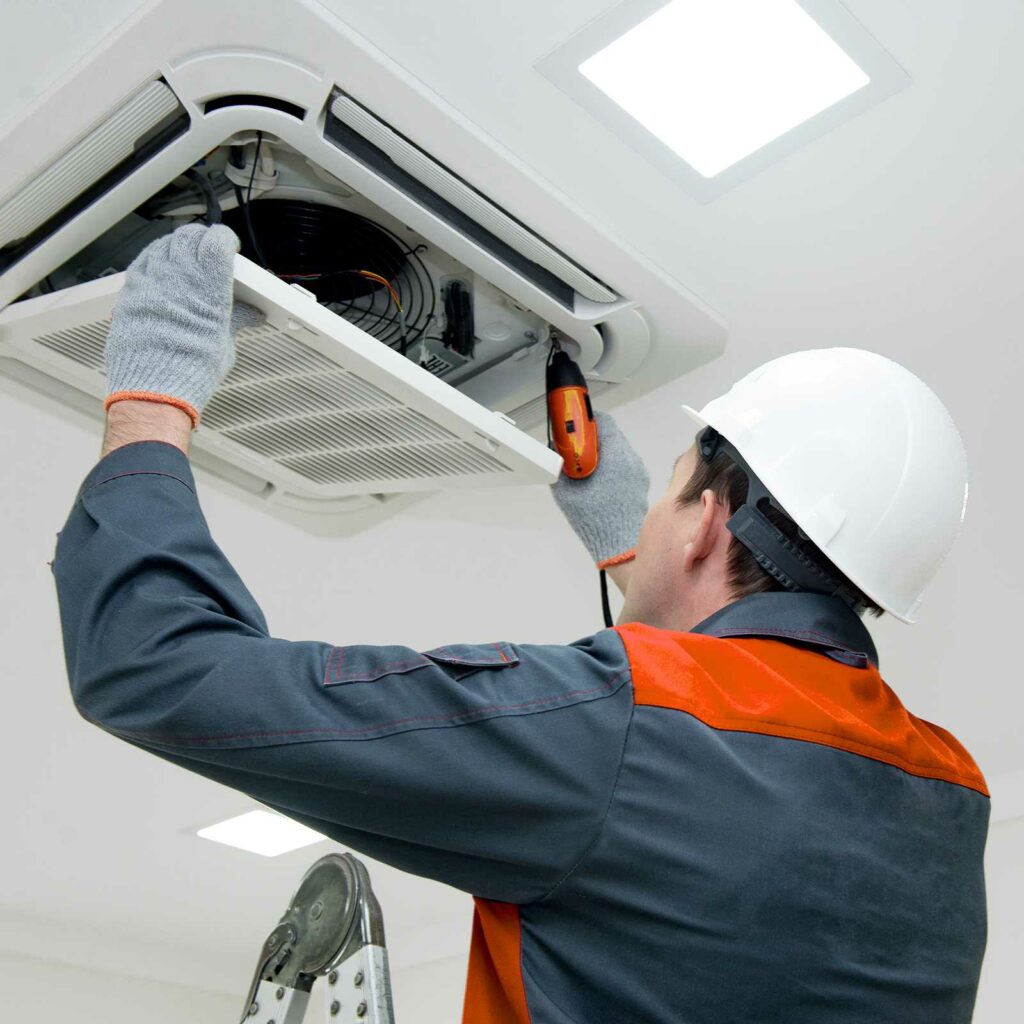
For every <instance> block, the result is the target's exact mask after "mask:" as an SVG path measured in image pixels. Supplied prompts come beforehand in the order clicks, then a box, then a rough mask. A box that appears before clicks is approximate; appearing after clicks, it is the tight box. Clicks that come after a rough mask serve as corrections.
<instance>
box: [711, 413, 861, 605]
mask: <svg viewBox="0 0 1024 1024" xmlns="http://www.w3.org/2000/svg"><path fill="white" fill-rule="evenodd" d="M697 448H698V451H699V452H700V455H701V458H703V459H704V461H705V462H710V461H711V460H712V459H713V458H714V457H715V456H716V455H728V456H729V458H730V459H732V461H733V462H735V463H736V465H737V466H738V467H739V468H740V470H742V472H743V473H744V475H745V476H746V478H747V500H746V502H745V503H744V504H743V505H741V506H740V507H739V508H737V509H735V510H734V511H733V514H732V515H731V516H730V517H729V519H728V520H727V521H726V524H725V526H726V529H728V530H729V532H730V533H731V534H732V535H733V536H734V537H735V538H736V539H737V540H738V541H739V542H740V543H741V544H742V545H743V546H744V547H745V548H747V550H748V551H750V553H751V554H752V555H753V556H754V558H755V559H757V563H758V565H760V566H761V568H762V569H764V571H765V572H767V573H768V574H769V575H770V576H771V577H773V578H774V579H776V580H778V582H779V583H781V584H782V586H783V587H785V588H786V590H791V591H808V592H810V593H812V594H827V595H831V596H835V597H838V598H840V599H841V600H842V601H844V602H845V603H846V604H848V605H849V606H850V607H851V608H852V609H853V610H854V611H856V612H858V614H859V613H860V611H861V610H862V609H863V607H864V605H863V602H862V601H861V600H860V599H859V598H858V597H857V595H856V594H855V592H854V591H852V590H851V589H850V588H849V587H848V586H847V585H846V584H844V583H842V582H841V581H840V580H838V579H837V578H836V577H835V576H833V575H832V574H831V573H829V572H827V571H826V570H825V569H824V568H822V566H820V565H819V564H818V563H817V562H815V561H814V560H813V559H812V558H810V557H809V556H808V555H807V554H805V553H804V552H803V551H801V550H800V548H799V547H798V546H797V545H796V544H795V543H794V542H793V541H792V540H791V539H790V538H789V537H787V536H786V535H785V534H784V533H783V532H782V531H781V530H780V529H779V528H778V527H777V526H776V525H775V524H774V523H773V522H771V521H770V520H769V519H768V518H767V517H766V516H765V515H764V513H762V512H761V509H760V504H761V502H762V501H767V502H768V503H769V504H770V505H772V506H774V507H775V508H776V509H778V510H779V512H781V513H782V514H783V515H785V516H786V517H787V518H789V519H790V520H792V521H793V522H794V523H796V521H795V520H793V517H792V516H791V515H790V514H789V513H788V512H787V511H786V510H785V509H784V508H783V507H782V506H781V505H780V504H779V503H778V501H777V500H776V499H775V497H774V496H773V495H772V494H771V492H770V491H769V490H768V488H767V487H765V485H764V484H763V483H762V482H761V480H760V478H759V477H758V476H757V475H756V474H755V473H754V471H753V470H752V469H751V468H750V467H749V466H748V465H747V463H746V460H745V459H744V458H743V456H742V455H740V453H739V452H738V451H737V450H736V448H735V447H734V446H733V445H732V444H731V443H730V442H729V441H727V440H726V439H725V438H724V437H723V436H722V435H721V434H719V433H718V431H717V430H715V428H714V427H706V428H705V429H704V430H703V431H702V432H701V434H700V435H699V436H698V438H697ZM796 525H797V529H798V531H799V535H800V536H801V537H806V534H804V533H803V531H802V530H799V524H796Z"/></svg>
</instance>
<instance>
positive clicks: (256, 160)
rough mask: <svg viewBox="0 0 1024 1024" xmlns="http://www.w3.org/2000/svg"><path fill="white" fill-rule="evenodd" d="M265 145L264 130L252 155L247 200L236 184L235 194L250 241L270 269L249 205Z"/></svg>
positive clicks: (262, 261)
mask: <svg viewBox="0 0 1024 1024" xmlns="http://www.w3.org/2000/svg"><path fill="white" fill-rule="evenodd" d="M262 147H263V132H257V133H256V150H255V152H254V153H253V155H252V172H251V173H250V175H249V185H248V188H246V190H245V200H244V202H243V200H242V190H241V189H240V188H239V187H238V186H237V185H236V186H235V195H236V196H237V197H238V205H239V206H240V207H241V209H242V216H243V217H244V218H245V229H246V231H247V233H248V235H249V241H250V242H252V247H253V251H254V252H255V253H256V255H257V257H258V258H259V261H260V266H261V267H263V269H264V270H269V269H270V264H269V263H268V262H267V258H266V256H264V255H263V250H262V249H260V243H259V242H257V241H256V232H255V231H254V230H253V226H252V213H251V212H250V210H249V206H250V204H251V203H252V184H253V182H254V181H255V180H256V168H257V167H259V165H260V149H261V148H262Z"/></svg>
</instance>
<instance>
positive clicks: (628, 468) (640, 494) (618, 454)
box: [551, 412, 650, 569]
mask: <svg viewBox="0 0 1024 1024" xmlns="http://www.w3.org/2000/svg"><path fill="white" fill-rule="evenodd" d="M594 420H595V421H596V423H597V437H598V442H599V444H600V446H601V447H600V455H599V457H598V460H597V469H595V470H594V472H593V473H591V474H590V476H588V477H585V478H584V479H583V480H574V479H573V478H572V477H568V476H566V475H565V474H564V473H562V474H560V475H559V477H558V479H557V480H556V481H555V482H554V483H553V484H552V485H551V493H552V494H553V495H554V498H555V501H556V502H557V503H558V507H559V508H560V509H561V510H562V513H563V514H564V515H565V518H566V519H568V520H569V525H570V526H571V527H572V528H573V530H575V531H576V536H577V537H579V539H580V540H581V541H583V544H584V546H585V547H586V549H587V551H589V552H590V557H591V558H593V560H594V561H595V562H596V563H597V567H598V568H599V569H604V568H607V567H608V566H609V565H618V564H619V563H620V562H628V561H629V560H630V559H631V558H632V557H633V555H634V549H635V548H636V541H637V538H638V537H639V536H640V526H641V525H642V524H643V521H644V517H645V516H646V515H647V490H648V488H649V487H650V477H649V476H648V475H647V467H646V466H645V465H644V463H643V460H642V459H641V458H640V456H639V455H637V453H636V452H635V451H633V449H632V448H631V447H630V444H629V442H628V441H627V440H626V437H625V435H624V434H623V433H622V431H621V430H619V425H618V423H616V422H615V420H614V419H613V418H612V417H611V415H609V414H608V413H606V412H599V413H595V414H594Z"/></svg>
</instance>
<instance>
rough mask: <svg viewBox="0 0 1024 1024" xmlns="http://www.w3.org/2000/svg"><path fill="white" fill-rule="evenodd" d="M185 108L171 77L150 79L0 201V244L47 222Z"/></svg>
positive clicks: (8, 242)
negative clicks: (168, 81) (170, 85)
mask: <svg viewBox="0 0 1024 1024" xmlns="http://www.w3.org/2000/svg"><path fill="white" fill-rule="evenodd" d="M180 110H181V105H180V104H179V103H178V99H177V97H176V96H175V95H174V93H173V92H171V90H170V89H169V88H168V87H167V85H166V83H164V82H161V81H156V82H150V83H149V84H148V85H146V86H145V88H143V89H141V90H140V91H139V92H137V93H136V94H135V95H134V96H132V98H131V99H129V100H128V101H127V102H126V103H124V104H123V105H122V106H121V107H119V108H118V109H117V110H115V111H114V113H112V114H111V115H110V117H108V118H107V120H106V121H104V122H103V124H101V125H100V126H99V127H98V128H96V129H94V130H93V131H92V132H90V133H89V134H88V135H87V136H85V137H84V138H83V139H80V140H79V141H78V142H76V143H75V144H74V145H73V146H71V147H70V148H69V149H68V150H67V151H66V152H65V153H64V154H63V155H62V156H60V157H58V158H57V159H56V160H54V161H53V163H51V164H50V165H49V166H48V167H46V168H44V169H43V170H42V171H41V172H40V173H39V174H37V175H35V176H34V177H33V178H32V180H31V181H30V182H29V183H28V184H26V185H25V187H24V188H22V189H21V190H20V191H18V192H16V193H15V194H14V195H13V196H11V197H10V198H9V199H7V200H6V202H4V203H3V204H2V205H0V248H2V247H3V246H5V245H9V244H10V243H12V242H16V241H18V240H19V239H21V238H24V237H25V236H27V235H30V234H31V233H32V232H33V231H35V230H36V229H37V228H38V227H40V226H41V225H43V224H45V223H46V221H48V220H49V219H50V218H51V217H53V216H55V215H56V214H57V213H58V212H60V211H61V210H62V209H63V208H64V207H66V206H67V205H68V204H70V203H71V202H72V200H74V199H75V198H76V197H78V196H79V195H80V194H81V193H83V192H85V191H86V190H87V189H88V188H89V187H90V186H92V185H94V184H95V183H96V182H97V181H99V179H101V178H102V177H103V176H104V175H105V174H107V173H108V172H110V171H111V170H113V169H114V168H115V167H116V166H117V165H118V164H120V163H122V162H123V161H125V160H127V159H129V158H130V157H131V156H132V154H133V153H135V152H136V150H137V148H138V146H139V144H140V141H141V140H142V139H144V138H145V137H146V136H147V135H148V134H149V133H150V132H152V131H153V130H154V129H155V128H156V127H157V126H158V125H160V124H161V122H163V121H166V120H167V119H168V118H169V117H171V116H173V115H174V114H175V113H177V112H179V111H180Z"/></svg>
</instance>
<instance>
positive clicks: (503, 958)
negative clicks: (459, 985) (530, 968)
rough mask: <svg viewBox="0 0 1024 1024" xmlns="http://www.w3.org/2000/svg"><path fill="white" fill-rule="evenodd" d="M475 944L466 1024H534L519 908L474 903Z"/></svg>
mask: <svg viewBox="0 0 1024 1024" xmlns="http://www.w3.org/2000/svg"><path fill="white" fill-rule="evenodd" d="M473 903H474V904H475V911H474V914H473V941H472V944H471V945H470V948H469V975H468V977H467V978H466V1002H465V1005H464V1007H463V1011H462V1024H530V1011H529V1009H528V1008H527V1005H526V989H525V988H524V986H523V969H522V962H521V955H522V937H521V933H520V928H519V907H517V906H516V905H515V904H514V903H495V902H493V901H491V900H481V899H474V900H473Z"/></svg>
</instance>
